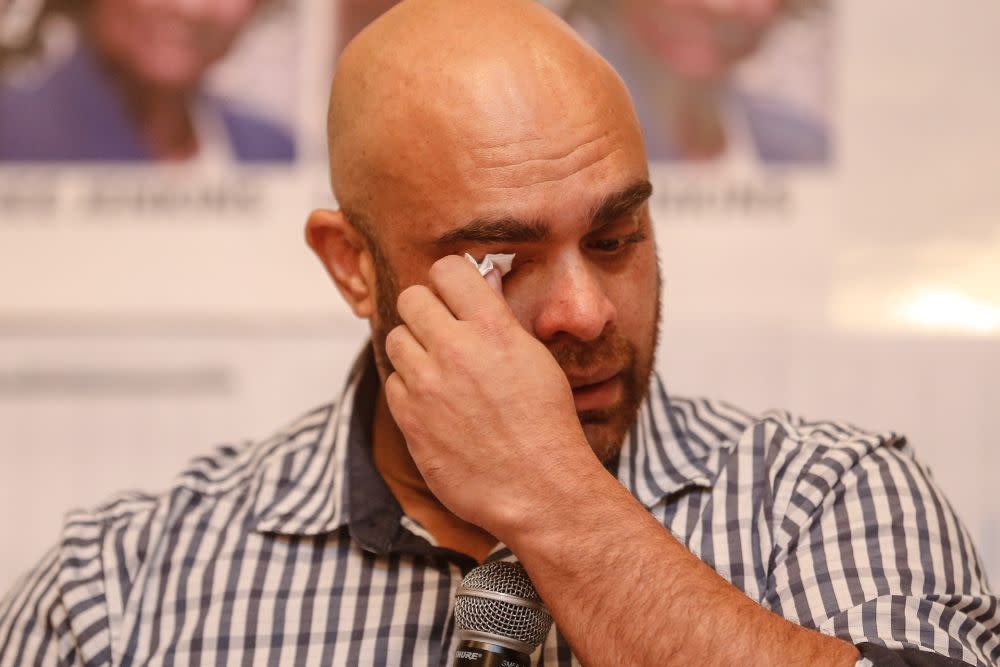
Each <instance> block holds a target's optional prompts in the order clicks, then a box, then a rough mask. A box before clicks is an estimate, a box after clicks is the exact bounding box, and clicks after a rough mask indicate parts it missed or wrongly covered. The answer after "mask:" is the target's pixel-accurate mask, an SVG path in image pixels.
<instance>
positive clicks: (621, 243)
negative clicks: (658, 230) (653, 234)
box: [588, 232, 646, 255]
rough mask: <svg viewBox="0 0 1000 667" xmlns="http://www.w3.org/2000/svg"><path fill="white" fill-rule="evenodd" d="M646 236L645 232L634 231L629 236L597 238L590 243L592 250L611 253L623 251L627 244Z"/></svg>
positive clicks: (636, 241)
mask: <svg viewBox="0 0 1000 667" xmlns="http://www.w3.org/2000/svg"><path fill="white" fill-rule="evenodd" d="M645 238H646V235H645V234H644V233H643V232H634V233H632V234H629V235H628V236H622V237H619V238H613V239H596V240H594V241H591V242H590V243H589V244H588V245H589V246H590V248H591V250H596V251H597V252H601V253H606V254H609V255H612V254H615V253H617V252H621V251H622V250H623V249H624V248H625V247H626V246H628V245H631V244H633V243H638V242H639V241H642V240H644V239H645Z"/></svg>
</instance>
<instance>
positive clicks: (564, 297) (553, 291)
mask: <svg viewBox="0 0 1000 667" xmlns="http://www.w3.org/2000/svg"><path fill="white" fill-rule="evenodd" d="M541 278H542V280H541V281H539V289H540V295H541V298H540V299H539V301H538V302H537V305H536V309H535V315H534V320H533V323H532V326H533V329H534V334H535V337H536V338H538V339H539V340H541V341H550V340H554V339H556V338H557V337H559V336H560V335H568V336H572V337H573V338H576V339H578V340H581V341H591V340H595V339H597V338H598V337H599V336H600V335H601V333H602V332H603V331H604V328H605V327H606V326H607V325H608V323H609V322H613V321H614V319H615V317H616V315H617V312H616V309H615V305H614V304H613V303H612V302H611V300H610V299H609V298H608V295H607V293H606V291H605V289H604V285H603V284H602V283H601V280H600V276H599V274H598V272H597V270H596V268H595V267H593V266H591V265H589V263H588V262H587V261H586V260H585V259H584V258H583V257H581V256H579V255H576V256H574V257H568V258H565V259H564V260H563V261H561V262H559V263H557V264H554V265H552V266H551V267H549V270H548V271H546V272H545V275H544V276H541Z"/></svg>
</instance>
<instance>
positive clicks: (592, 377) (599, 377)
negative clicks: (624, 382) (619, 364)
mask: <svg viewBox="0 0 1000 667" xmlns="http://www.w3.org/2000/svg"><path fill="white" fill-rule="evenodd" d="M619 373H621V369H620V368H614V369H608V370H603V371H600V372H596V373H595V372H590V373H587V374H575V373H566V379H567V380H569V386H570V387H572V388H573V391H574V392H575V391H577V390H582V389H587V388H588V387H592V386H595V385H599V384H601V383H602V382H607V381H608V380H610V379H611V378H613V377H615V376H616V375H618V374H619Z"/></svg>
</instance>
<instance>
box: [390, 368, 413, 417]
mask: <svg viewBox="0 0 1000 667" xmlns="http://www.w3.org/2000/svg"><path fill="white" fill-rule="evenodd" d="M409 396H410V392H409V390H408V389H407V388H406V382H404V381H403V378H401V377H399V373H393V374H391V375H390V376H389V377H387V378H386V379H385V402H386V403H387V404H388V405H389V412H390V413H392V418H393V419H394V420H396V423H397V424H399V423H400V422H401V421H402V417H403V409H404V406H405V405H406V403H407V401H408V400H409Z"/></svg>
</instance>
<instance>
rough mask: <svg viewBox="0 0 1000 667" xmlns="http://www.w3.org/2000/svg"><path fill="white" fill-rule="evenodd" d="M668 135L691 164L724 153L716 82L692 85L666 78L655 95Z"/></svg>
mask: <svg viewBox="0 0 1000 667" xmlns="http://www.w3.org/2000/svg"><path fill="white" fill-rule="evenodd" d="M657 96H658V97H659V99H660V101H661V103H662V105H663V106H662V107H661V108H666V109H667V117H666V121H667V123H669V125H670V135H671V136H672V137H673V138H674V141H675V145H676V146H677V149H678V151H679V152H680V154H681V156H682V157H684V158H686V159H691V160H707V159H712V158H715V157H719V156H720V155H721V154H722V153H723V152H724V151H725V150H726V130H725V124H724V122H723V119H722V112H721V105H722V100H721V90H720V88H719V86H718V85H717V84H716V83H715V82H692V81H685V80H683V79H680V78H678V77H672V76H666V77H664V82H663V83H662V84H661V86H660V88H659V90H658V91H657Z"/></svg>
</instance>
